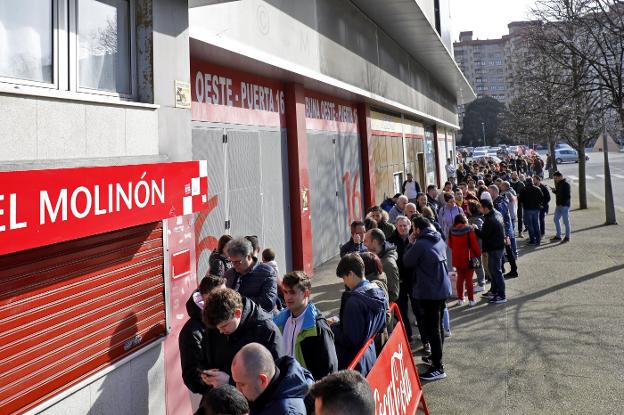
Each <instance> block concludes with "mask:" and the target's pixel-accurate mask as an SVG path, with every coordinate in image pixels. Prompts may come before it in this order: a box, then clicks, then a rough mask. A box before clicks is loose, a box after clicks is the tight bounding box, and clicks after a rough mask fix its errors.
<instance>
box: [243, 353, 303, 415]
mask: <svg viewBox="0 0 624 415" xmlns="http://www.w3.org/2000/svg"><path fill="white" fill-rule="evenodd" d="M232 378H233V379H234V382H235V383H236V387H237V388H238V390H240V391H241V393H242V394H243V395H244V396H245V398H247V400H248V401H249V409H250V410H251V411H250V415H280V414H288V415H306V406H305V402H304V399H305V397H306V395H307V393H308V388H309V386H310V385H312V384H313V383H314V379H312V375H311V374H310V372H308V371H307V370H306V369H304V368H303V367H301V365H300V364H299V363H298V362H297V361H296V360H295V359H293V358H292V357H290V356H283V357H280V358H279V359H277V360H275V362H274V361H273V356H272V355H271V353H270V352H269V351H268V350H267V349H266V348H265V347H264V346H262V345H261V344H258V343H250V344H248V345H246V346H245V347H243V348H242V349H240V351H239V352H238V353H237V354H236V356H234V360H233V361H232Z"/></svg>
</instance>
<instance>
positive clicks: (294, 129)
mask: <svg viewBox="0 0 624 415" xmlns="http://www.w3.org/2000/svg"><path fill="white" fill-rule="evenodd" d="M285 92H286V94H285V103H286V128H287V129H288V135H287V136H288V178H289V188H290V220H291V224H292V227H291V228H292V230H291V233H292V257H293V268H294V269H295V270H302V271H304V272H305V273H306V274H308V275H312V272H313V267H312V264H313V261H312V260H313V252H312V218H311V215H310V206H311V202H310V176H309V172H308V137H307V135H306V120H305V92H304V89H303V85H301V84H294V83H291V84H288V85H286V91H285Z"/></svg>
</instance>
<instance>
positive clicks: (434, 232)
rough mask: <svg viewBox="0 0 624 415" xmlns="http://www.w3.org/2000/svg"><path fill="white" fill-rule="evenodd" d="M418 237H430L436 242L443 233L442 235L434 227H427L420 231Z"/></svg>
mask: <svg viewBox="0 0 624 415" xmlns="http://www.w3.org/2000/svg"><path fill="white" fill-rule="evenodd" d="M418 239H429V240H431V242H433V243H436V242H438V241H439V240H440V239H442V235H440V233H439V232H438V231H437V230H435V229H433V228H427V229H425V230H424V231H422V232H421V233H420V236H419V237H418Z"/></svg>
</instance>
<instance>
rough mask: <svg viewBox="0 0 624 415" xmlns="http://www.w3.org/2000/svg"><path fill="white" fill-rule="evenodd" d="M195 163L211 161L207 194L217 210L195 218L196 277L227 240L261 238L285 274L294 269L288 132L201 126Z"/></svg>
mask: <svg viewBox="0 0 624 415" xmlns="http://www.w3.org/2000/svg"><path fill="white" fill-rule="evenodd" d="M193 158H194V159H198V160H202V159H205V160H208V190H209V195H210V197H211V198H212V197H215V196H216V198H215V201H216V206H215V207H214V209H213V210H211V211H209V212H201V213H199V214H197V215H196V222H195V224H196V228H195V233H196V240H197V241H198V247H197V275H198V277H199V278H201V277H203V276H204V275H205V274H206V272H207V271H208V257H209V255H210V252H211V251H212V250H213V249H215V248H216V241H217V240H218V238H219V236H220V235H222V234H231V235H233V236H245V235H256V236H258V238H259V241H260V246H262V247H270V248H273V249H274V250H275V253H276V260H277V262H278V265H279V267H280V269H281V270H286V269H290V268H289V267H290V266H291V265H290V264H291V250H292V248H291V237H290V201H289V191H288V151H287V146H286V130H279V129H278V130H275V129H260V128H258V127H248V128H245V127H233V126H230V125H215V124H208V123H202V122H197V123H195V125H194V127H193Z"/></svg>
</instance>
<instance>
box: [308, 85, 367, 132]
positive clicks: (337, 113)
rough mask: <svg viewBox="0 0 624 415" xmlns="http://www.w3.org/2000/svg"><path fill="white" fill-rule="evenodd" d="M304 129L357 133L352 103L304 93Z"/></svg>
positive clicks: (316, 93) (310, 92) (317, 94)
mask: <svg viewBox="0 0 624 415" xmlns="http://www.w3.org/2000/svg"><path fill="white" fill-rule="evenodd" d="M305 117H306V129H308V130H321V131H338V132H341V133H357V131H358V129H357V117H358V115H357V108H356V107H355V105H353V103H351V102H349V101H345V100H342V99H338V98H334V97H331V96H329V95H324V94H320V93H318V92H314V91H310V90H306V91H305Z"/></svg>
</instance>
